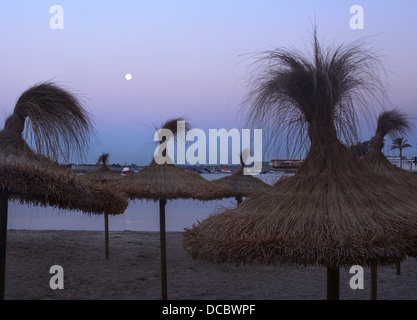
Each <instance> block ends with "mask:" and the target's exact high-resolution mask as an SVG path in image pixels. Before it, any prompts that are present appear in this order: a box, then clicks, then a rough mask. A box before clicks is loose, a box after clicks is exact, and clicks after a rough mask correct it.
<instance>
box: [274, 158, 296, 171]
mask: <svg viewBox="0 0 417 320" xmlns="http://www.w3.org/2000/svg"><path fill="white" fill-rule="evenodd" d="M302 163H303V160H295V159H272V160H270V161H269V166H270V167H271V168H273V169H298V168H299V167H300V166H301V164H302Z"/></svg>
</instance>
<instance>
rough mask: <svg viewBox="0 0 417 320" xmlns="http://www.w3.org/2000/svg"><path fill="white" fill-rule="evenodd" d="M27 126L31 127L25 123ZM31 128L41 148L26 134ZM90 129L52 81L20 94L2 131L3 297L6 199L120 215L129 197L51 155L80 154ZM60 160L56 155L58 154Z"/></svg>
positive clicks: (0, 287)
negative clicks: (83, 176)
mask: <svg viewBox="0 0 417 320" xmlns="http://www.w3.org/2000/svg"><path fill="white" fill-rule="evenodd" d="M25 126H29V128H27V127H25ZM25 129H26V132H32V134H33V136H32V138H33V140H34V144H35V146H36V149H37V152H35V151H33V150H32V149H31V147H30V146H29V145H28V144H27V142H26V141H25V140H24V139H23V136H22V135H23V133H24V132H25V131H24V130H25ZM90 132H91V121H90V120H89V115H88V113H86V112H85V111H84V109H83V108H82V106H81V104H80V103H79V101H78V99H77V98H76V96H75V95H73V94H72V93H70V92H68V91H66V90H64V89H62V88H60V87H59V86H57V85H55V84H54V83H51V82H44V83H40V84H38V85H35V86H33V87H31V88H29V89H28V90H26V91H25V92H23V94H22V95H21V96H20V98H19V99H18V101H17V103H16V106H15V109H14V112H13V113H12V115H10V116H9V117H8V118H7V119H6V122H5V126H4V129H2V130H1V131H0V188H1V189H0V217H1V221H0V275H1V280H0V282H1V284H0V296H1V298H4V275H5V257H6V241H7V215H8V213H7V211H8V201H9V200H11V201H18V202H21V203H26V204H33V205H43V206H46V205H50V206H53V207H58V208H61V209H68V210H77V211H83V212H84V213H87V214H101V213H109V214H118V213H123V212H124V210H125V209H126V207H127V204H128V201H127V198H126V197H125V196H124V195H123V194H122V193H118V192H114V191H113V190H110V189H108V188H105V187H104V186H100V185H96V184H93V183H90V182H87V181H85V180H81V179H80V178H79V177H78V176H77V175H76V174H75V173H73V172H72V171H70V170H68V169H65V168H63V167H62V166H60V165H59V164H58V163H57V162H56V161H53V160H51V158H52V159H53V158H57V157H59V156H62V157H64V158H65V157H66V156H69V153H70V152H71V151H72V150H74V151H75V152H80V153H82V149H83V147H84V146H85V142H86V141H88V139H87V136H88V134H89V133H90ZM55 160H56V159H55Z"/></svg>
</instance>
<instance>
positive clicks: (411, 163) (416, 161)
mask: <svg viewBox="0 0 417 320" xmlns="http://www.w3.org/2000/svg"><path fill="white" fill-rule="evenodd" d="M387 159H388V161H389V162H391V163H392V164H394V165H396V166H397V167H399V168H403V169H404V170H408V171H417V157H414V158H412V159H404V158H403V159H402V160H401V159H400V157H387Z"/></svg>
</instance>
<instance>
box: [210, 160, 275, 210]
mask: <svg viewBox="0 0 417 320" xmlns="http://www.w3.org/2000/svg"><path fill="white" fill-rule="evenodd" d="M240 162H241V165H240V168H239V170H238V171H235V172H233V173H232V174H230V175H227V176H225V177H222V178H220V179H217V180H213V183H214V184H216V185H219V186H223V187H225V188H228V189H231V190H233V193H234V196H235V199H236V202H237V204H240V203H242V198H243V197H247V196H249V195H253V194H256V193H260V192H263V191H266V190H267V189H268V188H270V187H271V186H270V185H269V184H267V183H265V182H263V181H262V180H261V179H259V178H256V177H254V176H253V175H251V174H245V173H244V168H245V164H244V161H243V158H242V155H241V156H240Z"/></svg>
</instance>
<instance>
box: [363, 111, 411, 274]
mask: <svg viewBox="0 0 417 320" xmlns="http://www.w3.org/2000/svg"><path fill="white" fill-rule="evenodd" d="M411 128H412V124H411V119H410V117H409V116H407V114H405V113H404V112H401V111H400V110H398V109H393V110H389V111H384V112H381V114H380V115H379V117H378V121H377V128H376V131H375V135H374V136H373V137H372V139H371V140H370V142H369V150H368V151H367V152H366V154H365V155H364V156H363V158H361V159H360V161H361V162H362V164H363V165H364V166H366V167H367V168H368V169H369V170H371V171H373V172H375V173H377V174H381V175H384V176H386V177H388V178H390V179H391V180H393V181H395V182H397V183H399V184H403V185H404V186H406V187H407V186H409V185H413V186H414V187H417V178H416V176H415V175H413V174H412V173H410V172H408V171H406V170H404V169H402V168H399V167H397V166H396V165H394V164H392V163H391V162H389V160H388V159H387V158H386V156H385V155H384V154H383V153H382V148H383V147H384V138H385V136H387V135H390V136H392V137H395V136H397V135H398V134H404V133H407V132H408V131H410V129H411ZM400 270H401V267H400V262H398V263H397V264H396V272H397V274H400V273H401V271H400Z"/></svg>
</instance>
